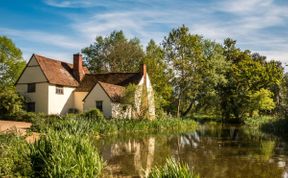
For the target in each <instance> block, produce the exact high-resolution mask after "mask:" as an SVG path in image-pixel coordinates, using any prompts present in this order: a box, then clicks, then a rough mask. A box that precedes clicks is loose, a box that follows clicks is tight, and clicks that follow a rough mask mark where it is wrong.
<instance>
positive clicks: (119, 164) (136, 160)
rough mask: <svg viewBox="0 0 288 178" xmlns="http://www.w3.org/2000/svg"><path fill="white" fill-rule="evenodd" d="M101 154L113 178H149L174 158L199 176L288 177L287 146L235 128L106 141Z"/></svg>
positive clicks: (103, 143)
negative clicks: (119, 177) (157, 167)
mask: <svg viewBox="0 0 288 178" xmlns="http://www.w3.org/2000/svg"><path fill="white" fill-rule="evenodd" d="M99 150H100V152H101V154H102V156H103V158H104V159H105V160H106V161H107V163H108V168H107V170H106V174H107V175H110V176H113V177H114V176H139V177H147V175H148V174H149V173H150V171H151V168H152V167H153V166H154V165H162V164H164V162H165V159H166V158H167V157H170V156H173V157H175V158H176V159H178V160H181V161H184V162H186V163H187V164H188V165H189V167H190V168H191V170H192V169H193V170H194V171H195V172H198V173H199V174H200V176H201V177H221V178H223V177H229V178H230V177H253V178H254V177H269V178H271V177H285V178H288V165H287V163H288V162H287V160H288V157H287V145H286V143H285V142H282V141H279V140H276V139H275V138H271V137H267V136H262V135H260V134H256V133H252V132H250V131H247V129H244V128H239V127H236V126H218V125H214V126H211V125H210V126H203V127H201V128H199V129H198V130H197V131H195V132H192V133H185V134H181V135H154V136H145V137H144V136H143V137H139V136H138V137H135V136H131V135H130V136H122V137H120V136H119V137H116V138H105V139H103V140H101V141H100V143H99Z"/></svg>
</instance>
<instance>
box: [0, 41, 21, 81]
mask: <svg viewBox="0 0 288 178" xmlns="http://www.w3.org/2000/svg"><path fill="white" fill-rule="evenodd" d="M24 67H25V61H24V60H23V58H22V52H21V50H20V49H19V48H17V47H16V46H15V44H14V43H13V42H12V40H10V39H9V38H7V37H6V36H0V81H1V82H0V86H8V85H9V86H11V85H14V84H15V82H16V80H17V79H18V77H19V76H20V74H21V72H22V70H23V69H24Z"/></svg>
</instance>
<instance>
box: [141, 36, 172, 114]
mask: <svg viewBox="0 0 288 178" xmlns="http://www.w3.org/2000/svg"><path fill="white" fill-rule="evenodd" d="M144 63H145V64H146V65H147V72H148V74H149V77H150V80H151V83H152V87H153V89H154V95H155V104H156V111H160V110H162V109H163V108H165V107H168V106H169V104H170V99H171V94H172V86H171V84H170V83H169V80H170V78H171V71H169V70H167V64H166V63H165V61H164V51H163V49H162V48H161V47H160V46H158V45H157V44H156V43H155V42H154V41H153V40H150V42H149V43H148V46H147V48H146V54H145V57H144Z"/></svg>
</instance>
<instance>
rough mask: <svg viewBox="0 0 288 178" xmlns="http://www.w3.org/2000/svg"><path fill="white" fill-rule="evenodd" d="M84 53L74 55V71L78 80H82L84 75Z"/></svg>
mask: <svg viewBox="0 0 288 178" xmlns="http://www.w3.org/2000/svg"><path fill="white" fill-rule="evenodd" d="M82 61H83V60H82V54H81V53H77V54H74V55H73V73H74V76H75V77H76V79H77V81H81V80H82V79H83V77H84V75H85V74H84V70H83V64H82V63H83V62H82Z"/></svg>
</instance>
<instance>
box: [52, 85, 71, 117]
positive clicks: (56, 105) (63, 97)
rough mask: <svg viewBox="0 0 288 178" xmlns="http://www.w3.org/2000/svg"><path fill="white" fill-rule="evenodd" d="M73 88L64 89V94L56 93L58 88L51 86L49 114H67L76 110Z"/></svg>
mask: <svg viewBox="0 0 288 178" xmlns="http://www.w3.org/2000/svg"><path fill="white" fill-rule="evenodd" d="M74 90H75V88H73V87H63V94H57V93H56V86H55V85H49V91H48V101H49V106H48V107H49V110H48V114H66V113H67V112H68V110H69V109H70V108H74V95H73V91H74Z"/></svg>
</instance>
